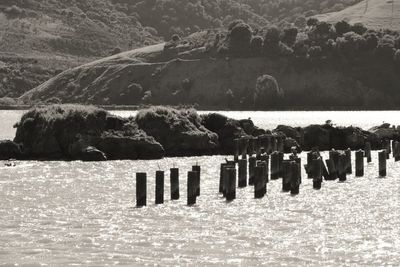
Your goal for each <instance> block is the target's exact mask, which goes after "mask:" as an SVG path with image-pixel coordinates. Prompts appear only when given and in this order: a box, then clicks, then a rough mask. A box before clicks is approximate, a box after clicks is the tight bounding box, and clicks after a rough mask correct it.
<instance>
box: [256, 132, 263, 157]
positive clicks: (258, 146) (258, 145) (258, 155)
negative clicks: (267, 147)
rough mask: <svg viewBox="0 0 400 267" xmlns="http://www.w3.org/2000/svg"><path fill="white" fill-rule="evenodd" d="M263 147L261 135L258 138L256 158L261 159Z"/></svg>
mask: <svg viewBox="0 0 400 267" xmlns="http://www.w3.org/2000/svg"><path fill="white" fill-rule="evenodd" d="M261 147H262V139H261V137H260V136H258V137H257V139H256V159H258V160H259V159H260V157H261Z"/></svg>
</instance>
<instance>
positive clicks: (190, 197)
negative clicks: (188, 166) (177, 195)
mask: <svg viewBox="0 0 400 267" xmlns="http://www.w3.org/2000/svg"><path fill="white" fill-rule="evenodd" d="M196 198H197V172H195V171H189V172H188V181H187V205H188V206H191V205H194V204H196Z"/></svg>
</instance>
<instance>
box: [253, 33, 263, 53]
mask: <svg viewBox="0 0 400 267" xmlns="http://www.w3.org/2000/svg"><path fill="white" fill-rule="evenodd" d="M263 45H264V39H263V38H262V37H261V36H254V37H253V38H252V39H251V42H250V51H251V53H252V54H253V55H260V54H261V53H262V49H263Z"/></svg>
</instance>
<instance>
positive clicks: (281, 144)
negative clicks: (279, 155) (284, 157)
mask: <svg viewBox="0 0 400 267" xmlns="http://www.w3.org/2000/svg"><path fill="white" fill-rule="evenodd" d="M277 146H278V149H277V151H278V152H284V150H285V143H284V140H283V137H282V136H278V137H277Z"/></svg>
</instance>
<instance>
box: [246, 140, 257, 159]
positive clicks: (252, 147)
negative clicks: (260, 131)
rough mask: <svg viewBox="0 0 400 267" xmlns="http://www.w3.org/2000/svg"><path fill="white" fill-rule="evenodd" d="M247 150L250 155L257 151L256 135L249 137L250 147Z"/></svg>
mask: <svg viewBox="0 0 400 267" xmlns="http://www.w3.org/2000/svg"><path fill="white" fill-rule="evenodd" d="M247 152H248V154H249V156H253V155H254V154H255V153H256V139H255V138H254V137H250V139H249V148H248V150H247Z"/></svg>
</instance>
